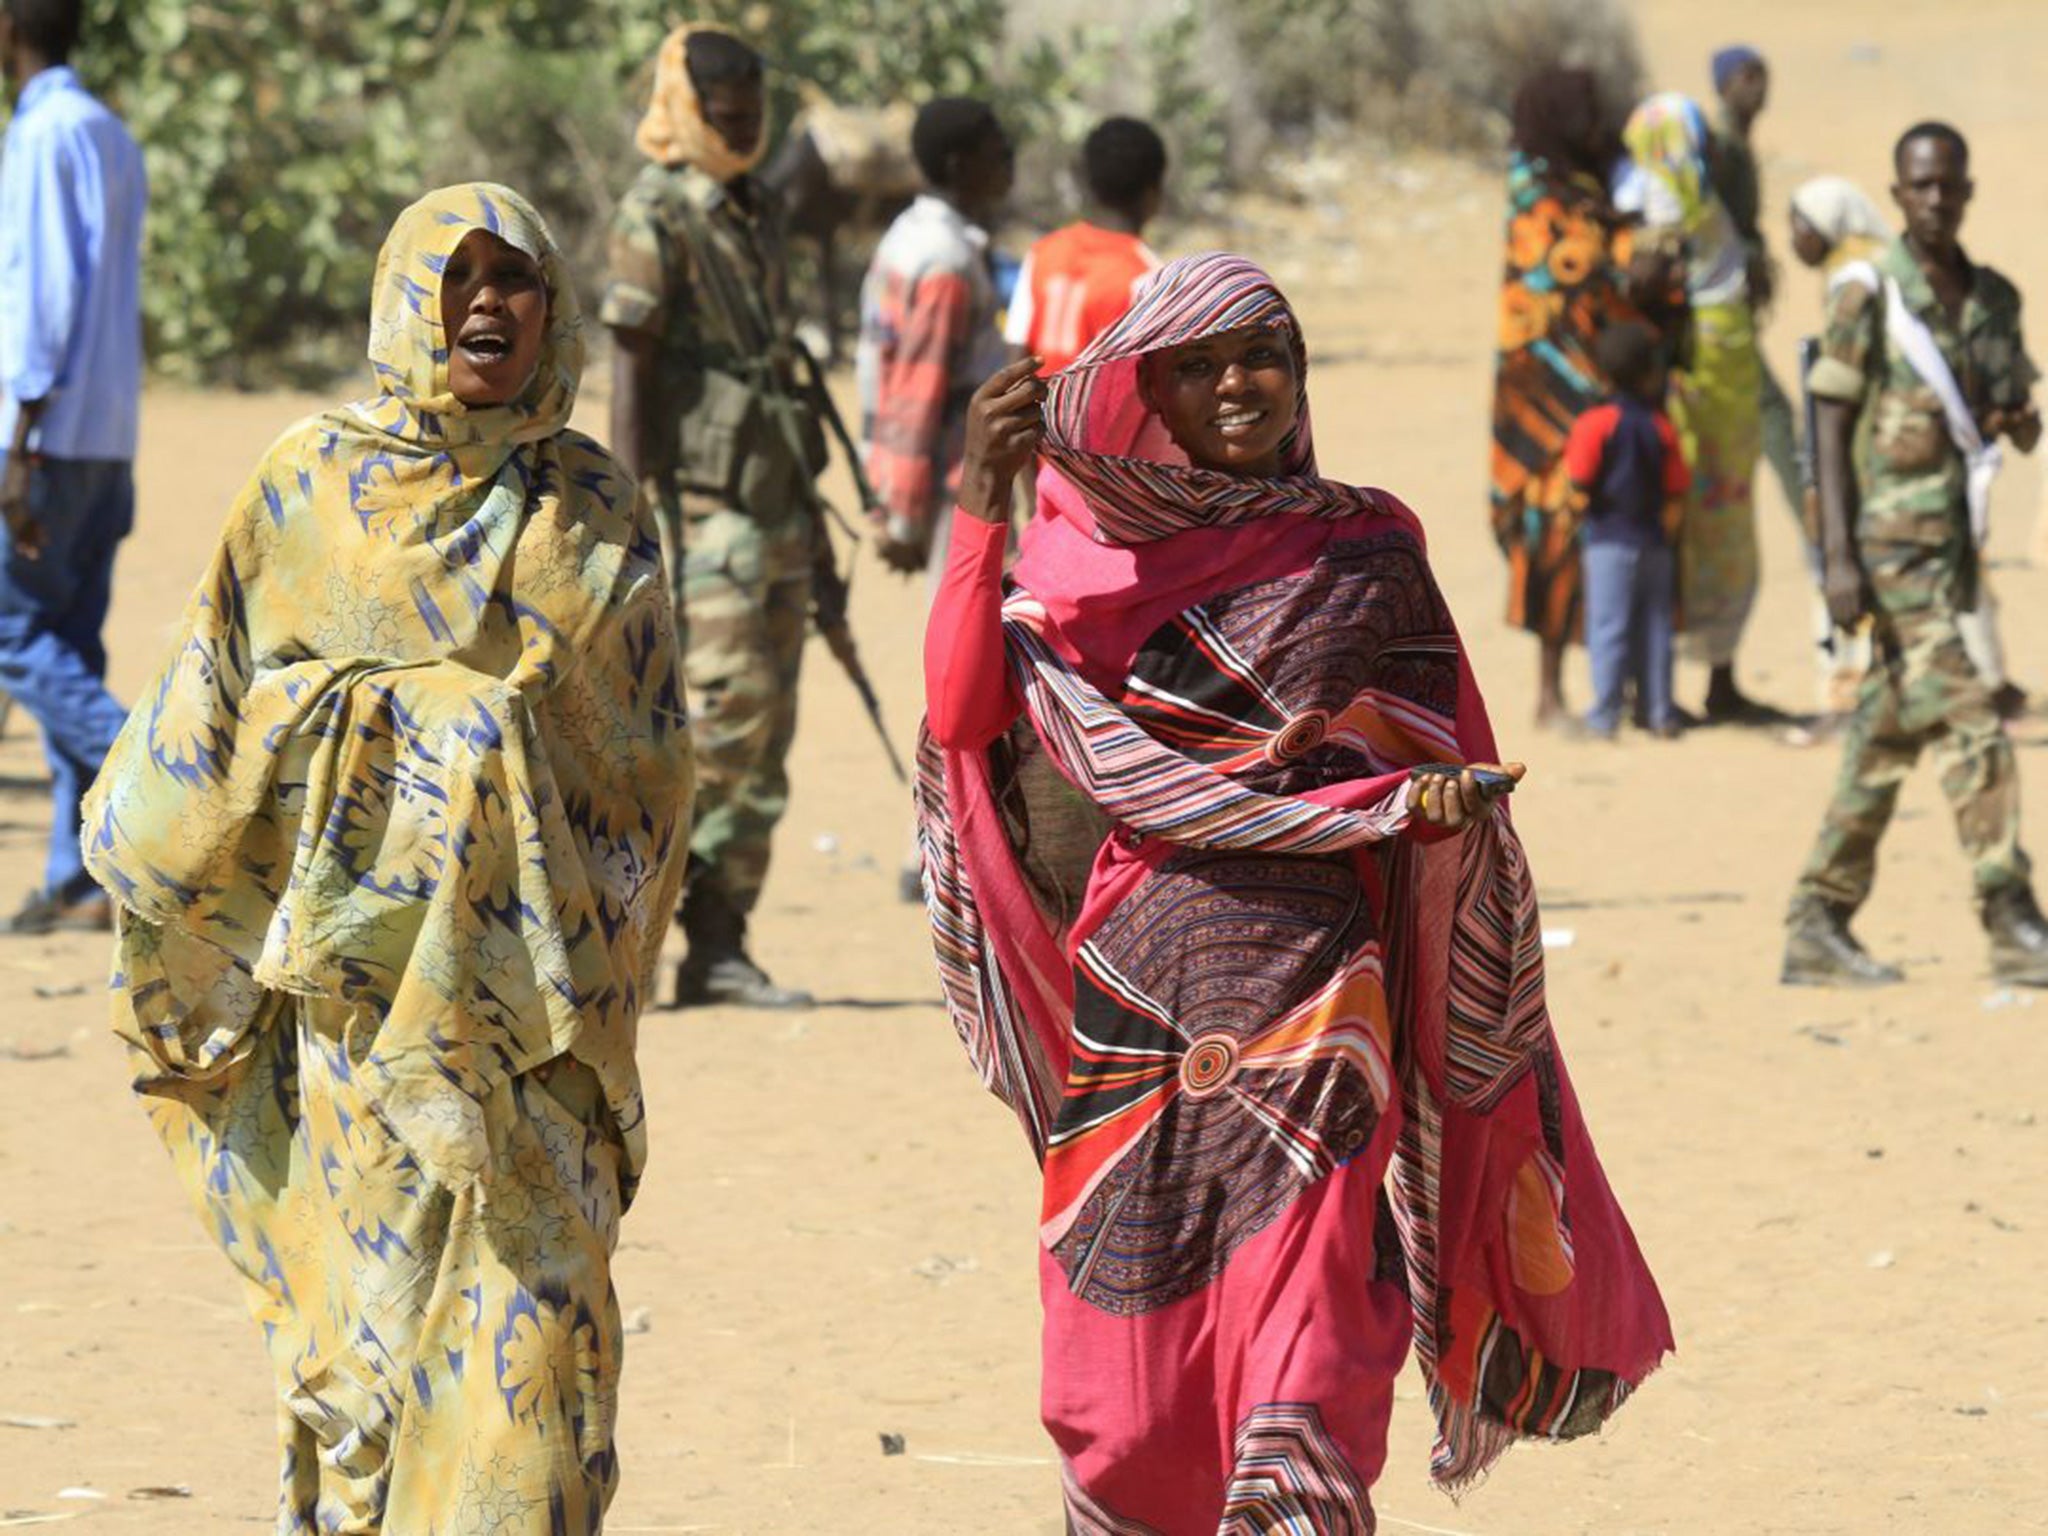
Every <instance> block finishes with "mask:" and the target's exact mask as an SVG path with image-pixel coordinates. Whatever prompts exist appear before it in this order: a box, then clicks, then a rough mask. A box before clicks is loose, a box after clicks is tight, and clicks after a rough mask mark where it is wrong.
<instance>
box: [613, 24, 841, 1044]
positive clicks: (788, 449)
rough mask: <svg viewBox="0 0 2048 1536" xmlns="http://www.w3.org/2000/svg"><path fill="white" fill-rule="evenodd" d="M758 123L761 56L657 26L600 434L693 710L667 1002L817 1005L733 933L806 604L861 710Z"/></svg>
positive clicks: (781, 782) (776, 810)
mask: <svg viewBox="0 0 2048 1536" xmlns="http://www.w3.org/2000/svg"><path fill="white" fill-rule="evenodd" d="M765 120H766V97H765V92H764V89H763V69H762V61H761V57H760V55H759V54H757V53H756V52H755V51H754V50H753V49H752V48H750V47H748V46H747V45H746V44H745V43H743V42H741V41H740V40H739V39H738V38H736V37H734V36H732V35H731V34H730V33H726V32H723V31H720V30H718V29H716V28H711V27H694V26H686V27H679V28H677V29H676V30H675V31H674V32H672V33H671V34H670V35H669V36H668V38H667V39H666V40H665V41H664V42H663V44H662V46H661V51H660V52H659V54H658V55H657V56H656V76H655V84H654V93H653V100H652V102H651V104H650V105H649V107H648V110H647V115H646V117H645V119H644V120H643V121H642V122H641V124H640V129H639V133H638V136H637V142H638V143H639V146H640V148H641V150H642V151H643V152H644V153H645V154H646V155H647V157H648V159H649V161H650V162H651V163H650V164H648V165H647V166H645V167H644V168H643V169H642V170H641V172H640V175H639V178H638V179H637V180H636V181H635V182H634V183H633V186H632V187H631V189H630V190H629V191H628V192H627V194H626V196H625V198H624V199H623V200H622V201H621V203H620V205H619V210H618V213H617V215H616V217H615V219H614V221H613V226H612V234H611V277H610V282H609V285H608V286H607V288H606V290H605V295H604V302H603V307H602V310H601V313H602V316H603V319H604V321H605V324H606V325H608V326H609V327H610V328H611V331H612V335H613V338H614V340H615V342H616V343H617V362H616V374H615V377H614V380H613V396H612V441H613V445H614V448H615V451H616V452H617V454H618V456H619V457H620V458H621V459H622V460H623V461H624V462H625V463H626V465H627V467H628V468H629V469H630V470H631V471H632V472H633V474H634V475H635V476H636V477H637V479H638V480H639V483H640V486H641V489H642V494H644V495H647V496H650V497H652V498H653V500H654V502H655V506H656V510H657V514H658V515H657V518H656V521H657V523H658V524H659V526H660V528H661V534H662V542H663V545H664V548H663V554H664V556H665V558H666V561H667V565H668V570H669V579H670V581H671V583H672V584H673V587H674V591H675V603H676V617H677V624H678V628H679V630H680V632H681V638H682V645H683V655H684V673H685V677H686V680H687V682H688V685H689V693H690V705H691V711H692V717H693V719H692V736H693V740H694V744H695V747H696V755H697V813H696V820H695V823H694V825H693V828H692V831H691V837H690V863H689V875H688V878H687V883H686V885H685V887H684V894H683V902H682V910H681V912H680V913H679V914H678V921H679V922H680V923H681V924H682V926H683V930H684V933H685V935H686V936H687V938H688V940H689V950H688V954H687V955H686V957H685V958H684V960H683V962H682V964H681V965H680V967H679V968H678V970H677V973H676V982H675V993H674V1001H675V1003H676V1005H677V1006H681V1007H688V1006H692V1005H700V1004H710V1003H726V1004H735V1005H739V1006H742V1007H751V1008H803V1007H808V1006H810V1004H811V997H810V995H809V994H808V993H805V992H802V991H798V990H795V989H793V988H788V987H781V986H777V985H776V984H775V983H774V982H773V981H771V980H770V979H769V977H768V976H767V974H766V973H765V972H763V971H762V969H761V967H760V966H759V965H757V964H756V963H755V962H754V961H753V959H752V958H751V957H750V956H749V954H748V952H747V947H746V935H747V923H748V918H749V916H750V914H751V913H752V912H753V910H754V907H755V905H756V903H757V902H758V901H759V899H760V895H761V888H762V885H763V883H764V882H765V880H766V878H767V873H768V861H769V849H770V843H771V840H772V837H773V834H774V830H775V826H776V823H777V822H779V821H780V820H781V819H782V815H783V812H784V810H785V809H786V808H787V806H788V803H789V775H788V770H787V762H788V757H789V749H790V744H791V742H792V741H793V739H794V738H795V735H796V694H797V678H798V672H799V669H800V667H801V664H802V659H803V643H804V633H805V629H806V626H807V624H808V622H809V621H810V619H811V618H812V616H813V615H814V614H815V616H816V618H817V620H818V625H819V628H820V630H821V631H822V632H823V633H824V635H825V638H826V640H827V642H828V644H830V645H831V647H832V650H833V652H834V654H835V655H837V656H838V657H839V659H840V661H841V662H842V664H845V665H846V666H847V669H848V671H849V672H850V673H851V674H853V677H854V682H855V685H856V686H857V687H860V688H861V690H862V695H863V699H864V701H865V702H866V703H867V704H868V707H869V711H870V713H874V712H875V705H874V697H873V691H872V690H871V689H869V688H867V687H866V679H865V678H864V677H863V676H861V675H860V671H859V663H858V660H857V658H855V657H854V655H853V651H852V642H851V638H850V636H849V635H848V634H847V631H846V621H845V612H846V588H845V583H844V581H843V580H842V579H841V578H840V576H839V574H838V571H837V569H836V568H835V566H834V563H833V556H832V546H831V540H830V538H829V536H828V534H827V530H826V528H825V526H824V521H823V506H822V504H821V503H820V502H819V500H818V497H817V490H816V487H815V484H814V481H815V479H816V476H817V475H818V473H819V472H820V471H821V470H822V469H823V468H824V465H825V459H826V448H825V439H824V433H823V423H822V421H821V416H823V415H824V414H825V413H827V412H829V408H830V401H829V399H828V398H827V397H825V395H824V392H823V390H822V388H821V387H820V381H819V380H818V378H817V375H816V370H815V367H814V366H810V365H809V359H808V358H807V357H804V356H803V355H802V354H801V350H800V349H799V348H798V347H797V345H796V343H795V341H794V340H793V320H794V316H793V314H792V312H791V308H790V305H789V300H788V281H787V278H788V268H787V261H786V252H785V246H784V242H783V234H782V226H781V219H780V213H779V209H778V208H777V207H776V206H775V205H774V202H773V200H772V197H771V194H770V193H769V192H768V190H767V189H766V188H765V187H764V186H763V185H762V183H761V182H760V181H759V180H758V179H756V177H755V176H754V175H753V174H752V171H753V167H754V166H755V164H756V163H757V162H758V161H759V159H760V157H761V151H762V147H763V145H764V144H765V142H766V137H767V135H766V121H765ZM835 425H836V423H835ZM878 723H879V722H878Z"/></svg>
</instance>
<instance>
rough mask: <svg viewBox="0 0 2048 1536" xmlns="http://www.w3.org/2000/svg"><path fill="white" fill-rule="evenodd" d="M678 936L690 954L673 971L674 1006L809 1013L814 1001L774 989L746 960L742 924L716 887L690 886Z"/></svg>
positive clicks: (785, 989) (700, 882)
mask: <svg viewBox="0 0 2048 1536" xmlns="http://www.w3.org/2000/svg"><path fill="white" fill-rule="evenodd" d="M683 933H684V935H685V936H686V937H687V938H688V939H689V941H690V948H689V952H688V953H687V954H685V955H684V956H683V960H682V963H681V964H680V965H678V966H677V967H676V996H675V1006H676V1007H678V1008H701V1007H708V1006H712V1005H715V1004H720V1003H723V1004H727V1005H729V1006H732V1007H736V1008H809V1007H811V1006H812V1005H813V1002H814V999H813V998H812V997H811V994H810V993H808V992H802V991H798V990H797V989H796V988H794V987H778V986H777V985H775V983H774V982H773V981H771V980H769V979H768V973H767V972H766V971H764V970H762V969H761V967H760V966H758V965H756V964H754V962H753V960H752V959H751V958H749V957H748V955H747V919H746V917H745V915H744V914H742V913H741V912H739V911H738V910H736V909H735V908H734V907H733V905H732V903H731V902H730V901H729V900H727V899H726V895H725V893H724V892H723V891H721V890H720V889H719V888H718V886H717V885H716V884H715V883H714V882H712V881H709V880H696V881H692V882H691V885H690V890H689V894H688V895H686V896H685V897H684V898H683Z"/></svg>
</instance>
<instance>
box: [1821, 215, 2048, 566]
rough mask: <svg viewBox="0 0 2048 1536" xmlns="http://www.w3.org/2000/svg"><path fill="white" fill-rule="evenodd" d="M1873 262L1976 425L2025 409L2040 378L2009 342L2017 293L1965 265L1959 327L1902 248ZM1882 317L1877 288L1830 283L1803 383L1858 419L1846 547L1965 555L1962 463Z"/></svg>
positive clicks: (2020, 348)
mask: <svg viewBox="0 0 2048 1536" xmlns="http://www.w3.org/2000/svg"><path fill="white" fill-rule="evenodd" d="M1875 265H1876V267H1877V270H1878V274H1879V275H1880V276H1881V277H1889V278H1892V279H1895V280H1896V281H1897V283H1898V285H1899V292H1900V295H1901V296H1902V297H1903V298H1904V299H1905V301H1906V306H1907V307H1908V308H1909V309H1911V310H1912V311H1913V312H1914V313H1915V314H1916V315H1918V316H1919V317H1920V319H1921V320H1922V321H1923V322H1925V324H1926V326H1927V328H1928V330H1929V331H1930V332H1932V333H1933V336H1934V339H1935V342H1936V344H1937V345H1939V346H1940V348H1941V354H1942V356H1943V357H1944V358H1946V359H1947V361H1948V366H1949V371H1950V372H1952V373H1953V374H1954V375H1955V378H1956V384H1957V386H1958V387H1959V388H1960V389H1961V390H1962V393H1963V398H1964V399H1965V400H1967V401H1968V402H1969V403H1970V408H1971V409H1972V410H1973V411H1975V412H1976V413H1977V414H1978V416H1979V418H1980V419H1981V417H1982V416H1983V415H1984V413H1986V412H1987V411H1990V410H1992V409H1994V408H1999V407H2010V406H2017V405H2020V404H2023V403H2024V402H2025V401H2026V399H2027V397H2028V395H2029V393H2030V392H2031V391H2032V389H2033V385H2034V380H2035V379H2036V378H2038V377H2039V374H2038V372H2037V371H2036V369H2035V367H2034V364H2033V361H2032V360H2031V359H2030V358H2029V357H2028V356H2027V349H2026V343H2025V342H2024V341H2023V340H2022V338H2021V335H2020V296H2019V290H2018V289H2016V288H2014V287H2013V285H2012V284H2011V283H2009V282H2007V281H2006V279H2005V278H2003V277H2001V276H2000V275H1999V274H1998V273H1997V272H1995V271H1993V270H1992V269H1991V268H1990V267H1973V268H1972V269H1971V270H1972V272H1973V274H1974V277H1973V280H1972V282H1971V285H1970V293H1969V297H1968V298H1967V299H1966V300H1964V303H1963V310H1962V315H1961V318H1960V321H1958V320H1957V319H1954V318H1952V317H1951V316H1950V315H1949V313H1948V311H1947V310H1945V309H1944V308H1942V305H1941V302H1940V300H1938V299H1936V298H1935V296H1934V289H1933V287H1932V286H1931V285H1930V284H1929V283H1928V281H1927V277H1926V274H1925V273H1923V272H1922V271H1921V270H1920V265H1919V263H1918V262H1916V261H1914V259H1913V257H1912V254H1911V253H1910V252H1909V251H1908V250H1907V249H1906V247H1905V244H1904V242H1902V241H1897V240H1895V241H1893V242H1892V243H1891V245H1889V246H1888V247H1886V248H1885V250H1884V252H1883V253H1882V254H1881V255H1879V256H1878V257H1877V258H1876V260H1875ZM1884 312H1885V299H1884V294H1883V293H1882V292H1872V291H1871V290H1870V289H1869V288H1867V287H1865V286H1864V285H1863V284H1861V283H1857V282H1854V281H1846V282H1841V283H1838V284H1836V285H1835V287H1834V289H1833V291H1832V292H1831V294H1830V295H1829V298H1828V318H1827V327H1826V330H1825V331H1824V332H1823V334H1822V337H1821V355H1820V357H1819V359H1818V360H1817V361H1816V362H1815V363H1814V365H1813V368H1812V371H1811V372H1810V373H1808V375H1807V387H1808V388H1810V389H1811V390H1812V391H1813V392H1814V394H1816V395H1817V396H1819V397H1820V398H1821V399H1823V400H1838V401H1841V402H1842V403H1843V404H1846V405H1849V406H1852V407H1855V408H1856V410H1857V412H1858V419H1857V423H1856V447H1855V453H1856V482H1857V486H1858V488H1859V490H1860V491H1861V493H1862V508H1861V511H1860V513H1859V514H1858V518H1857V523H1856V537H1857V541H1858V542H1859V543H1873V544H1918V545H1939V546H1946V547H1949V548H1951V549H1953V550H1954V551H1955V553H1956V558H1957V559H1958V561H1961V560H1962V559H1963V558H1964V557H1965V556H1966V555H1967V553H1968V552H1969V548H1970V537H1969V508H1968V504H1967V502H1968V489H1967V477H1966V474H1965V471H1964V467H1963V458H1962V455H1961V454H1960V453H1958V452H1957V451H1956V448H1955V445H1954V444H1953V443H1952V442H1950V441H1949V435H1948V426H1947V424H1946V422H1945V421H1944V419H1943V417H1942V411H1941V400H1940V398H1939V397H1938V396H1937V395H1936V394H1935V392H1934V390H1933V388H1932V387H1931V386H1930V385H1929V384H1928V383H1927V381H1926V380H1924V379H1922V378H1921V377H1920V375H1919V374H1918V373H1916V372H1914V370H1913V365H1912V364H1911V363H1909V362H1908V361H1907V360H1906V356H1905V354H1904V353H1903V352H1902V351H1901V350H1900V348H1899V347H1898V345H1897V344H1896V343H1895V342H1894V341H1893V340H1892V338H1891V337H1889V336H1888V335H1887V334H1886V327H1885V317H1884Z"/></svg>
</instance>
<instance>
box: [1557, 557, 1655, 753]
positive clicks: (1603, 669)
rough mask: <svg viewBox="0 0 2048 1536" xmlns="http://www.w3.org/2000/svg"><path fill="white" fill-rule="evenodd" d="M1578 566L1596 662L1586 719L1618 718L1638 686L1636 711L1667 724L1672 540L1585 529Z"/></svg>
mask: <svg viewBox="0 0 2048 1536" xmlns="http://www.w3.org/2000/svg"><path fill="white" fill-rule="evenodd" d="M1580 569H1581V572H1582V575H1583V580H1584V582H1585V604H1586V652H1587V656H1588V658H1589V659H1590V660H1591V662H1592V664H1593V707H1592V709H1591V710H1589V711H1588V712H1587V715H1586V723H1587V724H1588V725H1590V726H1592V727H1593V729H1594V730H1596V731H1602V732H1608V731H1613V730H1616V729H1618V728H1619V727H1620V725H1621V711H1622V696H1623V692H1624V690H1625V689H1626V688H1627V686H1628V684H1629V683H1630V682H1633V683H1634V684H1635V685H1636V714H1637V717H1638V718H1639V719H1640V720H1641V721H1642V722H1643V724H1645V725H1647V726H1649V727H1650V728H1651V729H1653V730H1654V729H1657V728H1659V727H1662V726H1666V725H1669V724H1670V723H1671V718H1672V716H1671V610H1672V606H1673V604H1674V602H1675V600H1676V593H1675V590H1674V587H1673V569H1674V564H1673V556H1672V551H1671V546H1670V545H1668V544H1664V543H1661V542H1657V543H1650V542H1638V541H1635V540H1632V539H1619V538H1602V537H1600V535H1599V533H1598V531H1597V530H1590V531H1589V533H1588V536H1587V539H1586V546H1585V550H1584V554H1583V558H1582V560H1581V562H1580Z"/></svg>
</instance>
